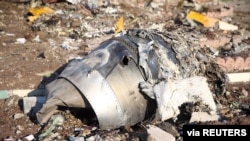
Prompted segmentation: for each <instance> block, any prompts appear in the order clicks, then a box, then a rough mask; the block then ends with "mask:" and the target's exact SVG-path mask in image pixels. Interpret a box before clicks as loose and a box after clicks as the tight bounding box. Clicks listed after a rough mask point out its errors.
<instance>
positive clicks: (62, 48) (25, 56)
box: [0, 0, 250, 140]
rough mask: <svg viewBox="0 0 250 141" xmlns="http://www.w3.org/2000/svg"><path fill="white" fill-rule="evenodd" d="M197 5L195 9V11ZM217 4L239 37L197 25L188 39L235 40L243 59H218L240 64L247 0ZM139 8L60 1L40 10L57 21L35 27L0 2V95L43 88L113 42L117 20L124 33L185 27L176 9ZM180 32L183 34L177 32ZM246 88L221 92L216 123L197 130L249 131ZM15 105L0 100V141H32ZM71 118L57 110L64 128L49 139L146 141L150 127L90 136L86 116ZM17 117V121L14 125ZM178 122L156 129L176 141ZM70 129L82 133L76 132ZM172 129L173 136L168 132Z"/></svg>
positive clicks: (18, 9) (29, 125)
mask: <svg viewBox="0 0 250 141" xmlns="http://www.w3.org/2000/svg"><path fill="white" fill-rule="evenodd" d="M158 1H160V0H158ZM162 1H163V0H162ZM204 1H205V2H207V1H209V0H207V1H206V0H204ZM204 1H202V0H200V1H199V2H200V4H203V3H202V2H204ZM205 2H204V3H205ZM222 2H223V4H221V5H218V7H223V5H226V7H233V8H234V12H233V14H231V15H230V14H229V16H227V17H226V18H224V19H226V20H228V18H229V20H228V21H230V22H231V23H232V24H235V25H237V26H238V27H239V30H243V29H244V31H246V32H244V33H246V34H241V33H240V32H238V31H234V32H231V31H229V32H226V31H224V32H223V31H219V30H217V29H212V30H209V29H207V28H205V27H203V26H202V25H196V27H195V28H194V30H193V32H194V33H195V34H202V35H201V36H205V35H204V34H203V33H206V36H207V37H210V38H209V39H212V38H214V36H216V37H220V36H221V35H222V34H223V35H226V36H230V37H231V35H239V36H240V38H241V40H240V43H242V44H243V43H244V44H245V45H246V48H247V47H248V49H246V50H244V51H243V53H242V52H241V53H238V54H234V53H232V52H230V53H228V54H223V55H222V57H225V56H227V55H229V56H233V57H235V56H242V57H243V58H247V57H249V56H250V52H249V46H250V34H249V32H250V10H249V7H250V3H249V1H247V0H242V1H231V0H226V1H222ZM117 3H118V4H117ZM144 5H145V1H139V2H134V1H132V2H131V3H119V1H118V2H117V1H116V4H113V5H108V6H105V5H102V4H99V5H98V6H97V9H86V8H85V7H84V6H83V7H77V6H76V5H73V4H70V3H67V2H65V1H60V2H55V3H46V4H45V6H47V7H50V8H52V9H54V10H55V11H57V12H58V13H62V14H57V15H50V14H48V15H42V16H40V17H39V18H38V20H36V21H34V22H31V21H28V19H27V16H28V14H29V10H28V9H29V7H30V3H29V2H24V3H23V2H18V3H16V2H11V1H9V0H0V90H16V89H37V88H44V86H45V85H46V84H47V83H48V82H50V81H51V80H52V79H53V78H54V77H56V76H57V75H58V73H59V72H60V70H61V67H62V66H63V65H64V64H66V63H67V62H68V61H69V60H71V59H72V58H76V57H82V56H83V55H86V54H87V53H88V52H89V51H91V50H92V49H93V48H94V47H96V46H97V45H98V44H99V43H100V42H102V41H104V40H106V39H108V38H110V37H111V36H113V34H114V33H112V31H113V30H114V29H115V23H116V21H117V20H118V19H119V17H121V16H123V17H124V19H125V20H124V25H125V28H152V27H153V25H154V28H161V29H162V31H164V30H171V29H172V28H183V27H185V26H190V25H188V24H186V23H185V22H184V19H185V17H184V16H183V14H181V12H182V10H183V9H184V8H183V5H181V6H180V5H178V4H177V3H164V4H163V5H162V4H160V5H157V3H156V4H155V5H151V6H148V7H146V6H144ZM132 6H135V7H136V8H135V7H132ZM187 7H188V6H187ZM183 32H186V31H184V30H183ZM211 36H212V38H211ZM18 38H22V39H25V41H26V42H25V43H20V42H18V41H17V39H18ZM228 42H229V41H228ZM227 45H228V44H227ZM225 46H226V45H222V48H223V47H224V49H225V48H226V49H228V48H227V47H225ZM220 47H221V46H220ZM228 50H230V49H228ZM237 51H238V50H237ZM230 71H231V72H233V71H236V70H233V69H232V70H230ZM244 71H246V72H248V71H250V70H244ZM249 86H250V83H249V82H244V83H243V82H241V83H237V84H228V85H227V86H226V88H227V89H226V93H225V94H224V95H221V96H220V97H218V99H217V101H219V102H220V103H221V105H222V107H223V108H222V109H221V111H220V113H221V114H222V118H221V120H220V121H216V122H208V123H202V124H247V125H250V116H249V110H250V109H249V107H250V106H249V104H250V87H249ZM21 99H22V98H21V97H18V96H13V97H10V98H8V99H1V100H0V139H4V138H12V139H13V140H17V139H22V138H23V137H25V136H27V135H34V136H35V135H36V134H37V133H38V132H39V130H40V131H42V130H43V129H41V127H40V126H39V125H38V124H36V123H35V122H34V121H33V120H32V119H30V117H28V116H27V115H22V113H23V111H22V100H21ZM77 111H79V109H73V110H72V109H71V110H68V109H63V110H62V114H63V115H65V119H66V120H65V124H64V125H63V126H62V127H60V128H56V131H54V134H55V138H56V139H57V140H69V137H70V136H78V135H85V137H86V138H87V137H93V138H94V137H95V138H98V137H99V138H102V139H106V140H146V138H147V134H146V132H145V128H144V127H145V125H146V124H148V123H150V121H145V122H142V123H140V124H139V125H136V126H134V127H126V128H122V129H115V130H111V131H101V130H100V131H99V130H98V129H94V127H96V123H95V122H91V120H90V121H89V119H85V118H86V117H85V116H84V114H89V113H91V112H89V111H84V112H83V114H79V112H77ZM189 112H190V111H189ZM18 113H20V115H21V117H17V116H18ZM184 115H185V114H184ZM186 116H187V117H186V119H188V118H190V115H189V113H188V112H187V114H186ZM184 119H185V118H184ZM186 122H187V120H180V121H177V122H173V121H171V120H170V121H166V122H163V123H160V124H157V126H158V127H160V128H162V129H164V130H166V131H168V132H169V133H172V134H173V135H174V136H175V137H176V139H177V140H181V137H180V136H181V135H179V133H176V131H177V130H178V131H179V130H181V126H182V125H183V124H185V123H186ZM77 128H80V129H84V130H79V131H76V129H77ZM172 128H174V129H173V130H171V129H172ZM97 136H98V137H97Z"/></svg>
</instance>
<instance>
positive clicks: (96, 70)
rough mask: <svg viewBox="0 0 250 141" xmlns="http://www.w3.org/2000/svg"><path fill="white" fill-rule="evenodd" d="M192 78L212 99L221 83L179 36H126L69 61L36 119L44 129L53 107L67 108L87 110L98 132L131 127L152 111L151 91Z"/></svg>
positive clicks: (213, 67) (208, 62) (136, 32)
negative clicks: (203, 82)
mask: <svg viewBox="0 0 250 141" xmlns="http://www.w3.org/2000/svg"><path fill="white" fill-rule="evenodd" d="M193 76H202V77H206V78H207V80H208V82H209V84H210V86H211V87H210V88H211V90H212V92H213V93H215V92H216V93H218V92H222V91H223V90H222V89H223V84H224V83H226V75H225V74H224V73H223V71H222V70H221V69H220V68H219V67H218V65H217V64H216V63H215V62H214V61H213V60H212V59H211V58H210V57H209V56H208V55H206V54H205V52H204V51H202V50H201V49H199V47H198V46H196V45H195V44H192V43H191V42H190V41H188V39H185V37H184V36H183V35H181V34H178V31H172V32H171V33H168V32H165V33H161V32H158V31H152V30H142V29H130V30H125V31H123V32H121V33H119V34H117V35H116V36H114V37H113V38H111V39H109V40H107V41H104V42H103V43H102V44H100V46H99V47H97V48H96V49H95V50H93V51H91V52H90V53H89V54H88V55H87V56H85V57H83V59H80V60H79V59H78V60H73V61H71V62H70V63H69V64H68V65H67V67H66V68H65V69H64V70H63V72H62V73H61V74H60V76H59V77H58V78H57V79H56V80H54V81H53V82H51V83H50V84H48V85H47V86H46V90H47V93H46V95H47V101H46V103H45V104H44V105H43V108H42V109H41V110H40V111H39V112H38V113H37V118H38V121H39V122H40V123H41V124H43V123H46V122H47V121H48V120H49V118H50V117H51V116H52V115H53V114H54V112H55V111H56V109H57V107H58V106H67V107H80V108H92V109H93V110H94V112H95V114H96V116H97V119H98V122H99V126H100V128H101V129H111V128H117V127H120V126H125V125H134V124H136V123H138V122H140V121H142V120H144V119H145V118H146V117H147V116H150V115H151V114H152V113H150V111H154V110H155V109H156V107H155V105H154V104H155V101H154V99H157V95H159V94H160V93H157V94H156V92H155V91H154V90H155V88H154V87H155V86H158V84H159V83H165V82H169V81H170V80H171V81H174V80H180V79H185V78H189V77H193ZM167 86H168V85H167ZM159 91H160V90H158V92H159ZM163 94H166V93H163ZM158 97H159V96H158ZM156 101H157V100H156ZM158 107H159V105H158ZM213 109H214V107H213Z"/></svg>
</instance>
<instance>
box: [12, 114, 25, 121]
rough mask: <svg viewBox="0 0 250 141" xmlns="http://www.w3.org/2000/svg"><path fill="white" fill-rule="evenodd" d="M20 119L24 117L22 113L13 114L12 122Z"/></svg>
mask: <svg viewBox="0 0 250 141" xmlns="http://www.w3.org/2000/svg"><path fill="white" fill-rule="evenodd" d="M22 117H24V114H23V113H17V114H15V115H14V117H13V118H14V120H17V119H20V118H22Z"/></svg>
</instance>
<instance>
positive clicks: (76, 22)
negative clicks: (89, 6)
mask: <svg viewBox="0 0 250 141" xmlns="http://www.w3.org/2000/svg"><path fill="white" fill-rule="evenodd" d="M80 26H81V21H80V20H79V19H74V20H73V21H72V22H71V24H70V27H80Z"/></svg>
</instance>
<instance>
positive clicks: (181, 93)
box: [154, 76, 216, 121]
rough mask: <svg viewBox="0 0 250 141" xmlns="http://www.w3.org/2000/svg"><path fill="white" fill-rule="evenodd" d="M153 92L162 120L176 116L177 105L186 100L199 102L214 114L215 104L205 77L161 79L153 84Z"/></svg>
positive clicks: (177, 112)
mask: <svg viewBox="0 0 250 141" xmlns="http://www.w3.org/2000/svg"><path fill="white" fill-rule="evenodd" d="M154 93H155V97H156V101H157V105H158V110H159V115H160V118H161V120H162V121H164V120H167V119H170V118H176V117H177V115H178V114H179V113H180V111H179V107H180V106H181V105H182V104H183V103H186V102H192V103H195V102H201V103H202V104H205V105H207V106H208V108H209V109H210V110H211V111H210V113H212V114H215V112H216V105H215V102H214V99H213V95H212V92H211V91H210V89H209V86H208V83H207V81H206V78H205V77H201V76H194V77H190V78H186V79H180V80H169V81H161V82H160V83H158V84H156V85H155V86H154Z"/></svg>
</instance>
